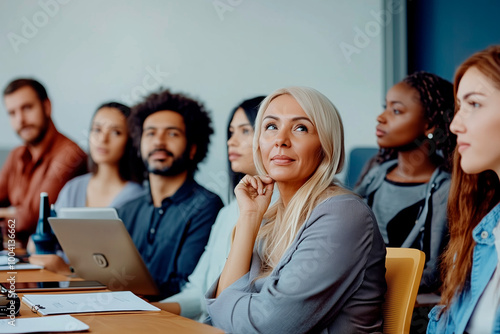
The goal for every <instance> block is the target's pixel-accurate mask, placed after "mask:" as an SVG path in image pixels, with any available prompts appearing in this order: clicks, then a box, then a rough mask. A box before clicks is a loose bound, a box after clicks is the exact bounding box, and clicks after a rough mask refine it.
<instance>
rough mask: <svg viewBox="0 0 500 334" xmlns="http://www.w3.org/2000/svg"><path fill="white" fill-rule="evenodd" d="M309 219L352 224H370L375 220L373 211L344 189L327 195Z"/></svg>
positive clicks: (359, 198) (361, 200) (356, 196)
mask: <svg viewBox="0 0 500 334" xmlns="http://www.w3.org/2000/svg"><path fill="white" fill-rule="evenodd" d="M311 217H320V218H321V217H322V218H323V219H327V220H331V219H334V220H337V219H340V220H342V221H351V222H352V223H353V224H366V223H370V224H371V223H372V222H373V221H374V220H375V216H374V215H373V211H372V210H371V209H370V207H369V206H368V205H367V204H366V203H365V202H364V201H363V199H362V198H361V197H359V196H358V195H356V194H355V193H352V192H351V191H348V190H345V189H341V190H340V191H336V192H333V193H331V194H329V196H327V197H326V198H325V199H324V200H323V201H322V202H321V203H319V204H318V205H317V206H316V207H315V208H314V209H313V211H312V213H311Z"/></svg>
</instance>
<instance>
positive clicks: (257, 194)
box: [234, 175, 274, 219]
mask: <svg viewBox="0 0 500 334" xmlns="http://www.w3.org/2000/svg"><path fill="white" fill-rule="evenodd" d="M273 189H274V180H273V179H272V178H271V177H269V176H268V175H255V176H250V175H245V177H243V179H241V181H240V182H239V183H238V185H237V186H236V188H235V189H234V193H235V195H236V200H237V201H238V206H239V208H240V215H248V216H255V217H259V218H260V219H262V217H263V216H264V213H266V211H267V208H268V207H269V203H271V196H272V194H273Z"/></svg>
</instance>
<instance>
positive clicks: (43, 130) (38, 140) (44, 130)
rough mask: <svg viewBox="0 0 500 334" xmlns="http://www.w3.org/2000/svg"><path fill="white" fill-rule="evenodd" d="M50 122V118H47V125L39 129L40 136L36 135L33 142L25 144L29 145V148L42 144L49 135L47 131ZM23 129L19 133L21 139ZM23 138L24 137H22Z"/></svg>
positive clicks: (28, 141) (29, 141)
mask: <svg viewBox="0 0 500 334" xmlns="http://www.w3.org/2000/svg"><path fill="white" fill-rule="evenodd" d="M49 122H50V118H48V117H47V118H46V119H45V123H44V124H42V125H41V126H40V127H37V129H38V134H37V135H36V137H34V138H33V139H31V140H27V141H26V142H25V143H26V145H29V146H36V145H38V144H40V143H41V142H42V140H43V139H44V138H45V135H46V134H47V131H48V129H49ZM22 130H23V129H21V130H19V131H18V132H17V134H18V135H19V137H21V134H20V133H21V131H22ZM21 138H23V137H21Z"/></svg>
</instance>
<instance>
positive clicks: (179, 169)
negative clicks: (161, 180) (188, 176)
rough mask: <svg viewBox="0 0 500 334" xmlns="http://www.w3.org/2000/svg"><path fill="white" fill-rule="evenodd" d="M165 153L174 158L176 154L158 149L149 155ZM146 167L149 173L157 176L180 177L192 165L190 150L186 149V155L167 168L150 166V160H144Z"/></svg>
mask: <svg viewBox="0 0 500 334" xmlns="http://www.w3.org/2000/svg"><path fill="white" fill-rule="evenodd" d="M158 151H161V152H165V153H166V154H167V155H168V156H170V157H174V154H173V153H172V152H169V151H167V150H165V149H156V150H153V151H152V152H150V153H149V155H148V156H151V155H152V154H153V153H155V152H158ZM143 161H144V165H145V166H146V169H147V170H148V172H149V173H151V174H155V175H161V176H176V175H179V174H181V173H183V172H185V171H186V170H188V169H189V167H190V165H191V160H190V159H189V150H188V149H187V148H186V150H185V151H184V153H182V155H181V156H180V157H178V158H175V159H174V161H172V164H171V165H170V166H166V167H163V168H156V167H154V166H150V165H149V163H148V159H147V158H146V159H143Z"/></svg>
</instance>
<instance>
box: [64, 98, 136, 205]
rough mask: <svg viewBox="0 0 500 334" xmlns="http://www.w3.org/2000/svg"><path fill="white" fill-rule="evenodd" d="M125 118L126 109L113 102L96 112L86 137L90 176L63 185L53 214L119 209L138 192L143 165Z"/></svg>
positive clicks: (127, 113)
mask: <svg viewBox="0 0 500 334" xmlns="http://www.w3.org/2000/svg"><path fill="white" fill-rule="evenodd" d="M129 115H130V108H128V107H127V106H125V105H123V104H120V103H117V102H110V103H106V104H103V105H101V106H100V107H99V108H98V109H97V111H96V112H95V114H94V117H93V118H92V123H91V128H90V136H89V149H90V156H89V163H90V166H89V167H90V171H91V173H89V174H85V175H82V176H79V177H76V178H74V179H73V180H71V181H69V182H68V183H67V184H66V185H65V186H64V188H63V189H62V190H61V192H60V193H59V197H58V199H57V202H56V205H55V206H56V211H57V210H58V209H59V208H63V207H84V206H88V207H107V206H110V207H119V206H121V205H122V204H124V203H125V202H128V201H129V200H131V199H133V198H135V197H137V196H138V195H140V194H141V193H142V191H143V189H142V186H141V185H140V183H141V182H142V180H143V170H142V166H143V164H142V162H141V161H140V159H139V158H138V156H137V153H136V151H135V150H134V148H133V146H132V140H131V138H130V136H129V131H128V128H127V118H128V116H129Z"/></svg>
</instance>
